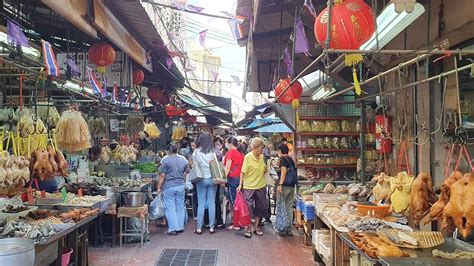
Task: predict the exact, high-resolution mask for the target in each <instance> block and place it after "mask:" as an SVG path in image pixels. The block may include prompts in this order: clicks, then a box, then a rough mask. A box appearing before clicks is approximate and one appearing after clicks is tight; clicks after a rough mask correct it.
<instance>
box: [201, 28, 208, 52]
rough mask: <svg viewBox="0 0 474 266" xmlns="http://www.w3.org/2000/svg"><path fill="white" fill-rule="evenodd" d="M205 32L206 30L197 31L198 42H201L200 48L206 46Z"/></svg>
mask: <svg viewBox="0 0 474 266" xmlns="http://www.w3.org/2000/svg"><path fill="white" fill-rule="evenodd" d="M206 33H207V30H203V31H201V32H199V43H200V44H201V47H202V48H205V46H206Z"/></svg>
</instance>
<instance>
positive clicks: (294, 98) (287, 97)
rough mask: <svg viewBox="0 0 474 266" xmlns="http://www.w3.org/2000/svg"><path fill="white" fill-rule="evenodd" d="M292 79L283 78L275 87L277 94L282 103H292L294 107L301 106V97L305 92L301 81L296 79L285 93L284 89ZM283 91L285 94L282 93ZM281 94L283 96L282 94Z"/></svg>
mask: <svg viewBox="0 0 474 266" xmlns="http://www.w3.org/2000/svg"><path fill="white" fill-rule="evenodd" d="M290 81H291V79H289V78H286V79H281V80H280V82H278V84H277V86H276V88H275V96H276V97H279V98H278V102H279V103H281V104H291V107H292V108H293V109H296V108H298V107H299V106H300V100H299V99H300V97H301V94H303V87H302V86H301V84H300V82H299V81H295V82H294V83H293V84H292V85H291V86H290V87H289V88H288V89H287V90H286V91H285V92H284V93H283V90H284V89H285V88H286V87H287V86H288V84H290ZM282 93H283V94H282ZM280 95H281V96H280Z"/></svg>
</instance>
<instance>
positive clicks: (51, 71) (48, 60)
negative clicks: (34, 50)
mask: <svg viewBox="0 0 474 266" xmlns="http://www.w3.org/2000/svg"><path fill="white" fill-rule="evenodd" d="M41 46H42V48H43V57H44V65H45V66H46V74H47V75H48V76H56V77H59V66H58V62H57V61H56V56H55V55H54V51H53V47H52V46H51V44H50V43H49V42H47V41H44V40H42V41H41Z"/></svg>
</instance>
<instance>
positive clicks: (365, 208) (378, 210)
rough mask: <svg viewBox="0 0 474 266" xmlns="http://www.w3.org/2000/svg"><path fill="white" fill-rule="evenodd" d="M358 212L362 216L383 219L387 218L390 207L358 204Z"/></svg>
mask: <svg viewBox="0 0 474 266" xmlns="http://www.w3.org/2000/svg"><path fill="white" fill-rule="evenodd" d="M356 206H357V211H358V212H359V214H360V215H362V216H371V217H376V218H383V217H385V216H387V214H388V211H389V210H390V205H382V206H372V205H366V204H360V203H359V204H357V205H356Z"/></svg>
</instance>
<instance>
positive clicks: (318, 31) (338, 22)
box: [314, 0, 375, 50]
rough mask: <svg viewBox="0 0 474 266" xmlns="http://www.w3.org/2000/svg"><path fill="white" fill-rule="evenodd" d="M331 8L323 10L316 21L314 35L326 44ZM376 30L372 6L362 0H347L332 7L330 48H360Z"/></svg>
mask: <svg viewBox="0 0 474 266" xmlns="http://www.w3.org/2000/svg"><path fill="white" fill-rule="evenodd" d="M328 20H329V9H328V8H326V9H324V10H323V12H321V13H320V14H319V15H318V17H317V18H316V20H315V21H314V35H315V36H316V40H318V42H319V44H321V46H323V47H324V46H325V45H326V44H325V43H326V39H327V38H326V37H327V29H328ZM374 32H375V22H374V13H373V11H372V8H371V7H370V6H369V5H368V4H366V3H365V2H364V1H362V0H346V1H341V2H340V3H336V4H334V6H333V7H332V9H331V37H330V40H329V48H332V49H354V50H356V49H359V47H360V46H361V45H362V44H364V43H365V42H366V41H368V40H369V39H370V37H372V34H373V33H374Z"/></svg>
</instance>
